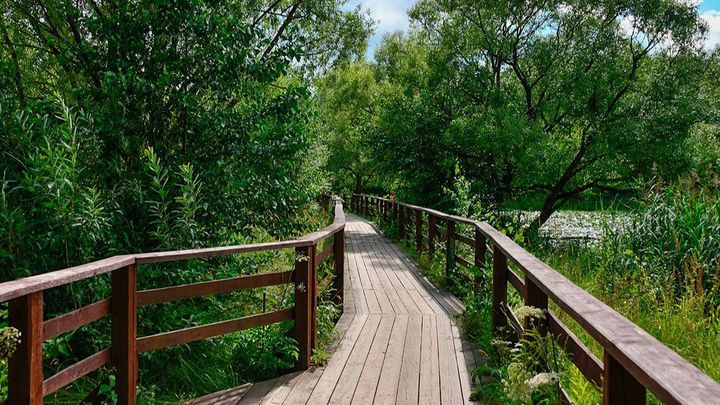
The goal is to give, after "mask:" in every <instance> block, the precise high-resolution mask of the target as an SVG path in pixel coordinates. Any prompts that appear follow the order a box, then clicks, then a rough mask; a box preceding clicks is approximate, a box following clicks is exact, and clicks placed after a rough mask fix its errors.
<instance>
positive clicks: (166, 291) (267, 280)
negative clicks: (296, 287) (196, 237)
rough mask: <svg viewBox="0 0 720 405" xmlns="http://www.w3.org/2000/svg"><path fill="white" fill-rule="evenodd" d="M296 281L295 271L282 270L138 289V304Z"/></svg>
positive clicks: (152, 303)
mask: <svg viewBox="0 0 720 405" xmlns="http://www.w3.org/2000/svg"><path fill="white" fill-rule="evenodd" d="M293 281H294V272H292V271H281V272H275V273H263V274H253V275H250V276H240V277H232V278H226V279H222V280H212V281H204V282H200V283H194V284H184V285H178V286H172V287H164V288H155V289H151V290H143V291H138V293H137V300H138V301H137V303H138V306H146V305H155V304H161V303H165V302H171V301H179V300H186V299H190V298H196V297H204V296H206V295H212V294H225V293H230V292H234V291H240V290H247V289H251V288H263V287H269V286H273V285H280V284H287V283H292V282H293Z"/></svg>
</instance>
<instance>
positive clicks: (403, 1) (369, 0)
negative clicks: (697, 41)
mask: <svg viewBox="0 0 720 405" xmlns="http://www.w3.org/2000/svg"><path fill="white" fill-rule="evenodd" d="M684 1H692V2H697V3H699V7H698V10H699V12H700V17H701V18H703V19H704V20H705V21H707V23H708V26H709V32H708V35H707V40H706V43H705V46H706V47H707V48H713V47H714V46H715V45H717V44H720V0H684ZM414 3H415V0H350V1H349V2H348V4H347V5H346V7H348V8H354V7H355V6H356V5H358V4H360V5H361V7H362V8H363V10H370V15H371V16H372V18H373V19H374V20H375V21H377V23H376V26H375V35H373V36H372V38H370V44H369V46H368V52H367V56H368V59H372V57H373V54H374V52H375V47H377V45H378V44H379V43H380V40H381V39H382V36H383V34H385V33H388V32H393V31H396V30H403V31H407V29H408V28H409V26H410V23H409V21H408V16H407V10H408V9H409V8H410V7H412V5H413V4H414Z"/></svg>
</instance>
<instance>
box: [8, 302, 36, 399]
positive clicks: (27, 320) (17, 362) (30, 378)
mask: <svg viewBox="0 0 720 405" xmlns="http://www.w3.org/2000/svg"><path fill="white" fill-rule="evenodd" d="M9 311H10V313H9V316H8V318H9V322H8V323H9V325H10V326H12V327H13V328H16V329H17V330H19V331H20V344H18V346H17V349H16V350H15V354H13V356H12V357H11V358H10V360H9V362H8V363H9V364H8V366H9V370H8V403H9V404H11V405H15V404H31V405H41V404H42V403H43V364H42V344H43V292H42V291H38V292H33V293H30V294H27V295H23V296H21V297H18V298H15V299H13V300H11V301H10V305H9Z"/></svg>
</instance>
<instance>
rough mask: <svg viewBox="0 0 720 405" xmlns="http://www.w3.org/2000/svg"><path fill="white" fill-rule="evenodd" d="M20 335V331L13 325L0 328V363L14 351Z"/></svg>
mask: <svg viewBox="0 0 720 405" xmlns="http://www.w3.org/2000/svg"><path fill="white" fill-rule="evenodd" d="M20 335H21V333H20V331H19V330H17V329H16V328H13V327H9V328H2V329H0V363H4V362H6V361H7V360H8V359H9V358H10V357H12V355H13V353H15V350H17V346H18V345H19V344H20Z"/></svg>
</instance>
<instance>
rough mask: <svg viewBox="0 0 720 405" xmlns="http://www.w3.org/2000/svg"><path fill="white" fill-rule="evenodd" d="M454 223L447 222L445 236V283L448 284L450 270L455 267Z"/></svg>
mask: <svg viewBox="0 0 720 405" xmlns="http://www.w3.org/2000/svg"><path fill="white" fill-rule="evenodd" d="M454 237H455V222H454V221H452V220H448V221H447V233H446V235H445V281H446V282H447V283H449V282H450V280H451V278H450V276H451V275H452V270H453V268H454V267H455V257H454V255H455V239H454Z"/></svg>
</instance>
